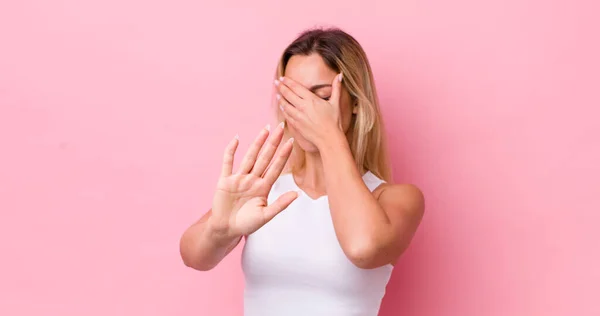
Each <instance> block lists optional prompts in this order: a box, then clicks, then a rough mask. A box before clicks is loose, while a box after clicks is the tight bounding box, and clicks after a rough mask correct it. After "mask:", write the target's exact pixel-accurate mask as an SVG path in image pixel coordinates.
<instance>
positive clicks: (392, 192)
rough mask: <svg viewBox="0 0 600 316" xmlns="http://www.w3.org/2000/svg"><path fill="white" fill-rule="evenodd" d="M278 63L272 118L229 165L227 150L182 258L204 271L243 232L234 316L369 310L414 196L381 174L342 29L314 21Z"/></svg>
mask: <svg viewBox="0 0 600 316" xmlns="http://www.w3.org/2000/svg"><path fill="white" fill-rule="evenodd" d="M277 71H278V73H277V76H276V78H277V79H276V80H275V82H274V88H275V89H276V91H277V94H276V99H277V103H278V105H279V106H278V107H277V112H278V117H279V118H280V120H281V122H282V123H281V124H279V126H277V127H276V128H274V129H273V130H272V131H271V130H270V129H269V127H268V126H267V127H266V128H265V129H263V130H262V131H261V132H260V133H259V135H258V137H257V138H256V139H255V140H254V143H253V144H252V145H251V147H250V148H249V150H248V152H247V153H246V155H245V157H244V158H243V160H242V162H241V165H240V167H239V170H237V171H236V172H235V173H232V165H233V157H234V153H235V150H236V148H237V146H238V138H237V136H236V138H235V139H233V140H232V141H231V143H230V144H229V145H228V146H227V149H226V151H225V157H224V161H223V167H222V171H221V177H220V179H219V181H218V184H217V189H216V193H215V195H214V200H213V205H212V209H211V210H210V211H208V212H207V213H206V214H205V215H204V216H203V217H202V218H201V219H200V220H199V221H198V222H196V223H194V224H193V225H192V226H191V227H189V228H188V229H187V230H186V232H185V233H184V234H183V236H182V238H181V256H182V258H183V261H184V263H185V264H186V265H187V266H189V267H192V268H194V269H197V270H209V269H211V268H213V267H215V266H216V265H217V264H218V263H219V262H220V261H221V260H222V259H223V258H224V257H225V256H226V255H227V254H228V253H229V252H230V251H231V250H232V249H234V248H235V247H236V245H238V243H239V241H240V240H241V238H242V237H246V242H245V246H244V250H243V260H242V267H243V271H244V275H245V279H246V288H245V292H244V315H246V316H269V315H277V316H282V315H302V316H308V315H311V316H315V315H327V316H338V315H339V316H342V315H343V316H350V315H361V316H364V315H377V313H378V310H379V306H380V303H381V299H382V297H383V295H384V293H385V287H386V284H387V282H388V280H389V278H390V275H391V273H392V267H393V264H394V263H395V262H396V260H397V259H398V257H399V256H400V255H401V254H402V252H403V251H404V250H405V249H406V248H407V246H408V244H409V243H410V241H411V239H412V236H413V234H414V233H415V231H416V229H417V226H418V225H419V223H420V221H421V218H422V216H423V211H424V202H423V196H422V194H421V192H420V191H419V189H418V188H416V187H415V186H412V185H408V184H390V183H387V182H386V181H384V180H389V178H390V170H389V168H388V165H387V161H386V152H385V144H384V139H383V127H382V122H381V121H382V120H381V114H380V112H379V107H378V101H377V94H376V91H375V85H374V82H373V76H372V73H371V68H370V66H369V63H368V60H367V57H366V55H365V53H364V51H363V49H362V48H361V46H360V45H359V43H358V42H357V41H356V40H355V39H354V38H353V37H351V36H350V35H348V34H347V33H345V32H343V31H341V30H339V29H314V30H309V31H306V32H304V33H302V34H301V35H300V36H299V37H298V38H297V39H296V40H295V41H294V42H293V43H292V44H290V46H289V47H288V48H287V49H286V50H285V51H284V53H283V56H282V57H281V60H280V62H279V66H278V70H277ZM278 148H279V150H277V149H278ZM288 158H289V162H288Z"/></svg>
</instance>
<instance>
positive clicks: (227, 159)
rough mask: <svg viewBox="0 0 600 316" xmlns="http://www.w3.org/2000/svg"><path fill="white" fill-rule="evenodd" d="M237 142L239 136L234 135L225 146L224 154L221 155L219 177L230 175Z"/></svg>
mask: <svg viewBox="0 0 600 316" xmlns="http://www.w3.org/2000/svg"><path fill="white" fill-rule="evenodd" d="M239 143H240V141H239V137H238V135H235V137H234V138H233V139H232V140H231V141H230V142H229V144H228V145H227V147H226V148H225V154H224V155H223V167H222V168H221V177H228V176H230V175H231V171H232V170H233V158H234V156H235V150H236V149H237V147H238V144H239Z"/></svg>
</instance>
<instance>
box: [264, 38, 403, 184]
mask: <svg viewBox="0 0 600 316" xmlns="http://www.w3.org/2000/svg"><path fill="white" fill-rule="evenodd" d="M313 53H316V54H319V55H320V56H321V57H322V58H323V60H324V61H325V64H326V65H327V66H328V67H329V68H331V69H332V70H334V71H336V72H342V73H343V74H344V80H343V84H344V86H345V87H346V90H348V92H349V94H350V97H351V100H352V104H353V105H354V104H356V105H357V106H358V108H357V110H358V111H357V113H356V114H354V115H353V117H352V122H351V125H350V128H349V129H348V132H347V135H346V137H347V139H348V143H349V144H350V148H351V151H352V156H353V157H354V161H355V162H356V166H357V167H358V169H359V170H360V171H363V170H364V171H367V170H368V171H371V172H372V173H373V174H375V175H376V176H378V177H379V178H381V179H383V180H386V181H390V180H391V170H390V166H389V161H388V156H387V155H388V153H387V146H386V145H387V144H386V141H385V135H384V127H383V121H382V118H381V112H380V110H379V101H378V98H377V91H376V89H375V83H374V80H373V73H372V71H371V66H370V65H369V61H368V59H367V55H366V54H365V51H364V50H363V48H362V47H361V45H360V44H359V43H358V41H356V39H354V38H353V37H352V36H351V35H349V34H348V33H346V32H344V31H342V30H340V29H338V28H327V29H324V28H318V29H310V30H307V31H304V32H303V33H301V34H300V35H299V36H298V38H296V40H294V41H293V42H292V43H291V44H290V45H289V46H288V47H287V48H286V49H285V50H284V52H283V54H282V56H281V59H280V60H279V64H278V66H277V73H276V74H275V76H276V77H275V78H279V77H281V76H283V75H284V73H285V67H286V66H287V63H288V61H289V60H290V58H291V57H292V56H294V55H304V56H308V55H310V54H313ZM275 108H276V109H277V117H278V118H280V119H281V118H282V117H283V115H282V113H281V110H280V109H279V107H278V106H276V107H275ZM286 129H287V128H286ZM294 151H295V155H294V157H293V158H292V159H291V161H290V169H291V170H297V169H298V168H301V167H302V166H303V164H304V161H303V157H304V153H303V152H302V149H300V147H299V146H295V148H294Z"/></svg>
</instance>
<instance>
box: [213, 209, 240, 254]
mask: <svg viewBox="0 0 600 316" xmlns="http://www.w3.org/2000/svg"><path fill="white" fill-rule="evenodd" d="M228 222H229V221H228V220H227V219H218V218H216V217H215V216H214V215H213V216H210V217H209V218H208V221H207V222H206V228H205V230H204V231H205V236H206V237H207V238H208V239H209V240H210V241H211V242H212V243H213V244H215V245H216V246H217V247H227V246H229V245H230V244H231V243H232V242H234V241H236V240H237V239H239V238H240V237H241V236H236V235H234V234H232V233H231V229H230V227H229V223H228Z"/></svg>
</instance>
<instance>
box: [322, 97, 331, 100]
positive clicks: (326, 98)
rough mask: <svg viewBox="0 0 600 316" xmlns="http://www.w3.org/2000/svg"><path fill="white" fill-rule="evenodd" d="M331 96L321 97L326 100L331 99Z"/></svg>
mask: <svg viewBox="0 0 600 316" xmlns="http://www.w3.org/2000/svg"><path fill="white" fill-rule="evenodd" d="M329 98H331V96H326V97H321V99H323V100H325V101H329Z"/></svg>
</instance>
